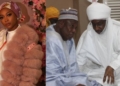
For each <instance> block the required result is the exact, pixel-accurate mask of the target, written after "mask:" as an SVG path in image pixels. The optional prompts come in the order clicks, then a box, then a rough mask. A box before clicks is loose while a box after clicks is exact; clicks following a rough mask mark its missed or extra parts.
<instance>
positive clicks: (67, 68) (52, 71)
mask: <svg viewBox="0 0 120 86" xmlns="http://www.w3.org/2000/svg"><path fill="white" fill-rule="evenodd" d="M46 34H47V40H46V86H76V85H78V84H83V85H85V86H99V84H98V83H96V82H95V81H91V82H90V81H88V79H87V76H86V75H85V74H83V73H79V69H78V65H77V61H76V54H75V46H74V41H73V39H71V40H68V41H63V39H62V37H61V36H60V35H59V34H58V33H57V32H56V31H55V30H54V28H53V25H51V26H49V27H48V28H47V31H46Z"/></svg>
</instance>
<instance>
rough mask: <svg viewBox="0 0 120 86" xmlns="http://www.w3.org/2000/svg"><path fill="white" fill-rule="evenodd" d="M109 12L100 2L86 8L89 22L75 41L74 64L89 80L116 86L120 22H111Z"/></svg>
mask: <svg viewBox="0 0 120 86" xmlns="http://www.w3.org/2000/svg"><path fill="white" fill-rule="evenodd" d="M110 13H111V9H110V8H109V7H108V6H107V5H105V4H102V3H97V2H93V3H92V4H91V5H90V6H88V8H87V16H88V19H89V21H90V23H89V24H88V27H87V30H86V31H85V32H84V33H83V34H82V36H81V38H80V40H79V43H78V46H77V57H78V58H77V62H78V65H79V66H80V69H81V71H83V72H85V73H87V75H88V78H89V80H96V81H97V82H99V83H100V84H102V85H103V86H120V22H118V21H115V20H113V19H111V18H110ZM82 69H83V70H82Z"/></svg>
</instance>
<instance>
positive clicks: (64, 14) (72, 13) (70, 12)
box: [58, 8, 78, 21]
mask: <svg viewBox="0 0 120 86" xmlns="http://www.w3.org/2000/svg"><path fill="white" fill-rule="evenodd" d="M61 19H73V20H77V21H78V12H77V10H76V9H73V8H69V9H62V10H61V11H60V15H59V18H58V20H61Z"/></svg>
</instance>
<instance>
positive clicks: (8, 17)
mask: <svg viewBox="0 0 120 86" xmlns="http://www.w3.org/2000/svg"><path fill="white" fill-rule="evenodd" d="M0 22H1V23H2V24H3V26H4V27H5V28H7V29H8V30H9V31H12V30H14V29H16V28H17V26H18V19H17V16H16V15H15V13H14V12H13V11H12V10H10V9H7V8H3V9H1V10H0Z"/></svg>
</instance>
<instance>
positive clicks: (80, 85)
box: [77, 84, 85, 86]
mask: <svg viewBox="0 0 120 86" xmlns="http://www.w3.org/2000/svg"><path fill="white" fill-rule="evenodd" d="M77 86H85V85H82V84H79V85H77Z"/></svg>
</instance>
